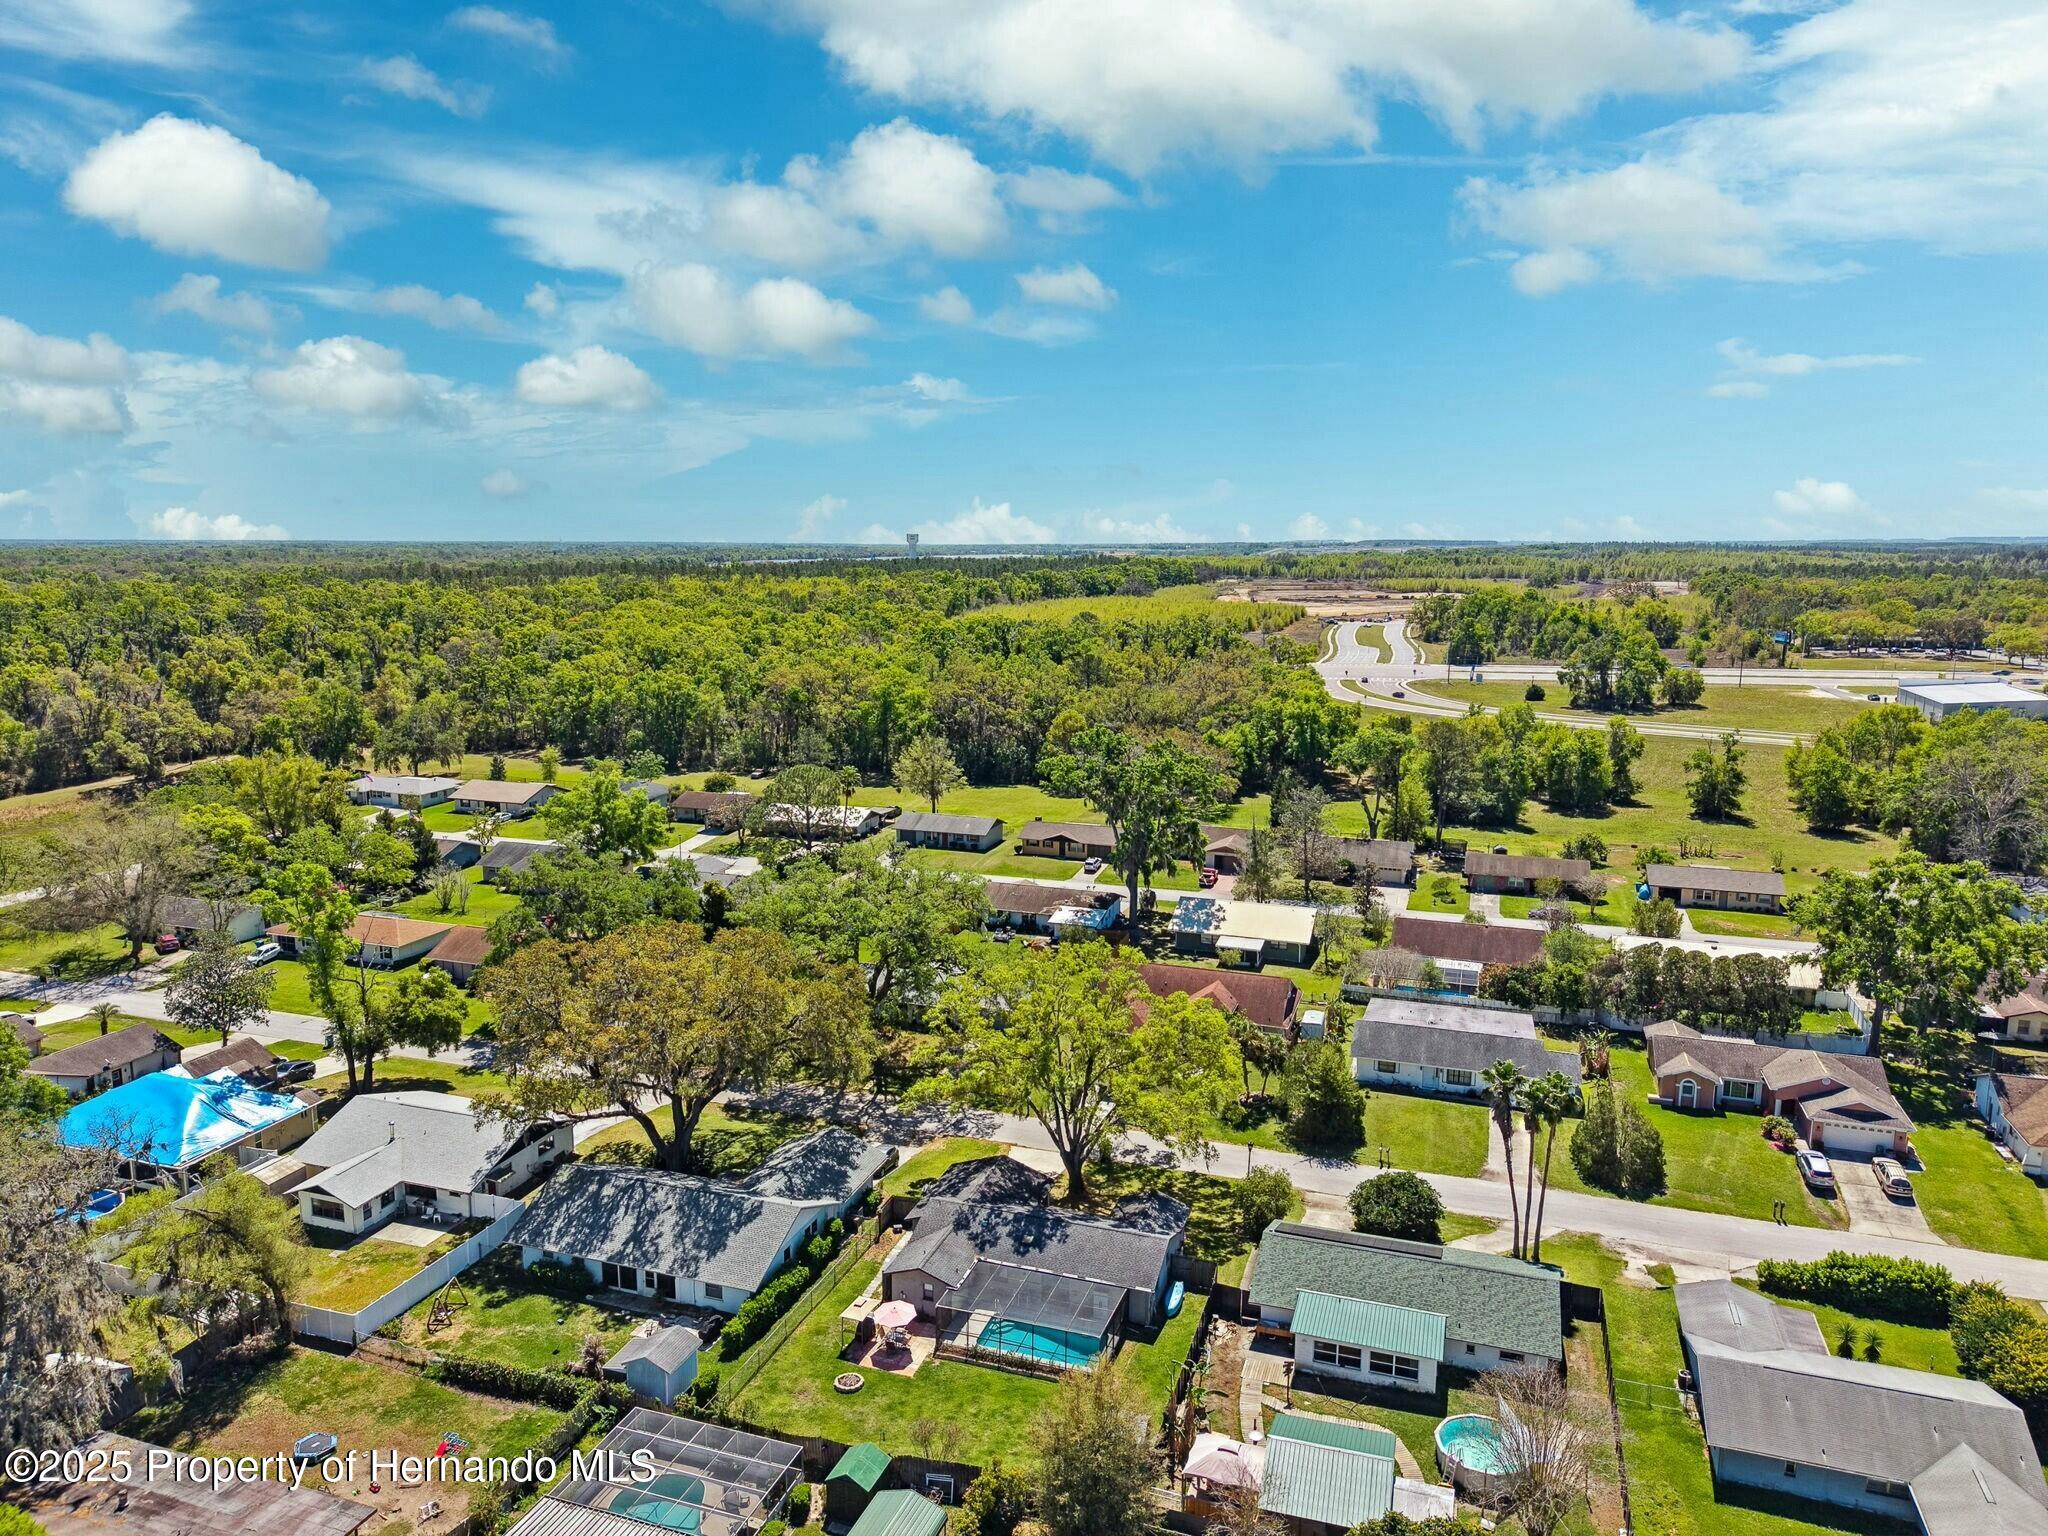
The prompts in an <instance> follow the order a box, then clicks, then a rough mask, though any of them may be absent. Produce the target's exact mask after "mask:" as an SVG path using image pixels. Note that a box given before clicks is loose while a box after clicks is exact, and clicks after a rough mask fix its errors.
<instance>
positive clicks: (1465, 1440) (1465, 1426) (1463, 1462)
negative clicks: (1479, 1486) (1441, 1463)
mask: <svg viewBox="0 0 2048 1536" xmlns="http://www.w3.org/2000/svg"><path fill="white" fill-rule="evenodd" d="M1436 1446H1437V1450H1438V1452H1439V1453H1440V1454H1441V1455H1442V1456H1443V1457H1445V1458H1447V1459H1448V1460H1450V1461H1452V1462H1454V1463H1455V1464H1456V1465H1458V1466H1461V1467H1464V1468H1466V1469H1468V1470H1470V1471H1473V1472H1477V1473H1479V1474H1480V1475H1481V1476H1482V1477H1498V1476H1499V1475H1500V1474H1501V1473H1503V1472H1505V1471H1507V1458H1506V1457H1505V1456H1504V1455H1503V1453H1502V1451H1501V1444H1500V1425H1498V1424H1497V1423H1495V1422H1494V1421H1493V1420H1492V1419H1490V1418H1488V1417H1487V1416H1486V1415H1485V1414H1483V1413H1461V1414H1459V1415H1458V1416H1457V1417H1456V1418H1450V1419H1445V1420H1444V1421H1443V1423H1441V1424H1439V1425H1437V1427H1436Z"/></svg>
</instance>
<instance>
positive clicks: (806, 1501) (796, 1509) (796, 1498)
mask: <svg viewBox="0 0 2048 1536" xmlns="http://www.w3.org/2000/svg"><path fill="white" fill-rule="evenodd" d="M789 1518H790V1519H792V1520H794V1521H795V1522H796V1523H797V1524H798V1525H802V1524H803V1523H804V1522H805V1521H807V1520H809V1519H810V1518H811V1485H810V1484H809V1483H798V1484H797V1485H796V1486H795V1487H794V1488H792V1489H790V1490H789Z"/></svg>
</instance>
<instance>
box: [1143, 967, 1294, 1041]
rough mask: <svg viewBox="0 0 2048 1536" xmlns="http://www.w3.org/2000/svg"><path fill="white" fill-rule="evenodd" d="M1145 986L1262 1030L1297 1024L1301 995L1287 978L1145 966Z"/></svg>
mask: <svg viewBox="0 0 2048 1536" xmlns="http://www.w3.org/2000/svg"><path fill="white" fill-rule="evenodd" d="M1138 974H1139V976H1141V977H1142V978H1143V979H1144V982H1145V985H1146V986H1147V987H1149V988H1151V990H1152V991H1153V992H1155V993H1158V994H1159V995H1161V996H1164V995H1166V994H1167V993H1170V992H1178V993H1181V994H1183V995H1185V996H1189V997H1199V998H1206V999H1207V1000H1208V1001H1210V1002H1212V1003H1214V1004H1215V1005H1216V1006H1217V1007H1218V1008H1221V1009H1222V1010H1223V1011H1224V1012H1225V1013H1241V1014H1243V1015H1244V1016H1245V1017H1246V1018H1248V1019H1250V1020H1251V1021H1252V1022H1253V1023H1254V1024H1256V1025H1258V1026H1259V1028H1261V1029H1283V1030H1284V1029H1286V1028H1287V1027H1288V1026H1289V1025H1291V1024H1292V1023H1293V1022H1294V1009H1295V1005H1296V1004H1297V1002H1298V1001H1299V994H1298V993H1297V991H1296V989H1295V985H1294V983H1293V982H1291V981H1289V980H1288V979H1287V978H1286V977H1285V976H1259V975H1237V974H1234V973H1233V974H1228V975H1226V974H1225V973H1224V972H1222V971H1212V970H1210V969H1208V968H1207V967H1205V966H1199V965H1145V966H1140V967H1139V968H1138Z"/></svg>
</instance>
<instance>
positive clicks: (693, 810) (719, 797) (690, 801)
mask: <svg viewBox="0 0 2048 1536" xmlns="http://www.w3.org/2000/svg"><path fill="white" fill-rule="evenodd" d="M753 804H754V797H753V796H752V795H749V794H744V793H742V792H741V791H739V790H733V789H726V790H714V789H679V790H677V791H676V792H675V793H674V794H672V795H670V796H669V797H668V814H669V819H670V820H671V821H688V822H695V823H697V824H698V825H700V826H704V827H708V828H710V829H711V830H712V831H714V832H732V831H735V830H737V829H738V827H739V825H740V823H742V822H744V821H745V820H746V819H747V812H748V811H749V810H751V809H752V808H753Z"/></svg>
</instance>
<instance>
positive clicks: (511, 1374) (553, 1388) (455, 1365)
mask: <svg viewBox="0 0 2048 1536" xmlns="http://www.w3.org/2000/svg"><path fill="white" fill-rule="evenodd" d="M427 1374H428V1375H429V1376H431V1377H434V1378H435V1379H436V1380H439V1381H445V1382H447V1383H448V1385H450V1386H451V1387H466V1388H468V1389H470V1390H471V1391H474V1392H483V1393H486V1394H488V1395H489V1396H491V1397H509V1398H515V1399H518V1400H520V1401H524V1402H531V1403H539V1404H540V1405H541V1406H542V1407H544V1408H559V1409H562V1410H564V1411H566V1410H568V1409H571V1408H575V1407H577V1406H579V1405H580V1404H581V1403H582V1401H583V1399H584V1398H585V1397H586V1396H588V1397H590V1398H591V1399H592V1400H593V1402H595V1403H596V1404H599V1405H602V1406H606V1407H611V1408H618V1409H623V1408H627V1407H630V1406H631V1405H632V1401H633V1394H632V1393H631V1392H630V1391H628V1390H627V1389H626V1386H625V1384H624V1383H623V1382H616V1381H603V1382H592V1381H585V1380H582V1379H580V1378H578V1377H575V1376H569V1375H565V1374H563V1373H562V1372H561V1371H535V1370H528V1369H527V1368H526V1367H525V1366H520V1365H506V1364H504V1363H503V1362H502V1361H498V1360H477V1359H472V1358H471V1357H469V1356H467V1355H443V1356H442V1357H441V1359H440V1361H439V1362H438V1363H437V1364H435V1365H432V1366H429V1367H428V1368H427Z"/></svg>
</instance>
